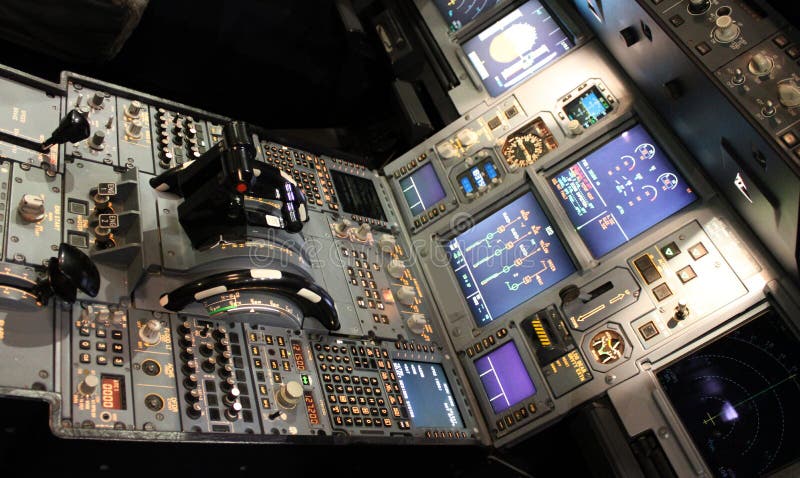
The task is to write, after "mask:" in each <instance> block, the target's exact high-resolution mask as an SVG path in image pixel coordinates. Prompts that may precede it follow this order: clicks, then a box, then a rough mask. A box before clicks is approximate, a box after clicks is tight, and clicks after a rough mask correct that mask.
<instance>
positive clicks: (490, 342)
mask: <svg viewBox="0 0 800 478" xmlns="http://www.w3.org/2000/svg"><path fill="white" fill-rule="evenodd" d="M487 339H488V340H489V346H492V345H494V344H495V343H496V341H495V340H494V335H490V336H489V337H487Z"/></svg>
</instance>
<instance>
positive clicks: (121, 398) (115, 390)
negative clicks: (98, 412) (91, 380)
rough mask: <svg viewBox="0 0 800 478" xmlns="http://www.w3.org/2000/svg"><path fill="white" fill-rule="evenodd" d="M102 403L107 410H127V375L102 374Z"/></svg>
mask: <svg viewBox="0 0 800 478" xmlns="http://www.w3.org/2000/svg"><path fill="white" fill-rule="evenodd" d="M100 405H101V406H102V407H103V408H105V409H106V410H125V377H123V376H122V375H105V374H103V375H101V376H100Z"/></svg>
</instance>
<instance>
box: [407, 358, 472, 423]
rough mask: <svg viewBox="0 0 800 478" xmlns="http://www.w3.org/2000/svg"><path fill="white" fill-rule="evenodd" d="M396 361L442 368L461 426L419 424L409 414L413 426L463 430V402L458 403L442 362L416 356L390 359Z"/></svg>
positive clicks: (456, 395) (455, 390) (464, 421)
mask: <svg viewBox="0 0 800 478" xmlns="http://www.w3.org/2000/svg"><path fill="white" fill-rule="evenodd" d="M398 361H399V362H411V363H416V364H423V365H438V366H439V368H440V369H441V370H442V374H443V375H444V378H445V380H446V381H447V386H448V387H449V389H450V396H451V397H453V403H455V405H456V412H457V413H458V419H459V420H460V421H461V426H460V427H432V426H421V425H418V424H415V423H414V419H413V418H411V417H410V416H409V418H408V419H409V420H410V421H411V423H412V424H413V425H414V427H415V428H418V429H421V430H443V429H444V430H463V429H464V428H466V424H467V421H466V420H465V418H464V411H463V410H464V406H463V404H459V399H458V393H456V392H457V389H456V388H455V387H454V386H453V384H452V383H451V380H450V377H449V376H448V375H447V369H446V367H445V364H444V363H441V362H429V361H425V360H419V359H417V358H406V357H397V358H393V359H392V364H395V363H397V362H398ZM393 366H394V365H393ZM397 381H398V382H399V381H400V379H399V378H398V379H397ZM403 398H404V399H406V400H407V401H410V399H408V398H406V397H405V396H403Z"/></svg>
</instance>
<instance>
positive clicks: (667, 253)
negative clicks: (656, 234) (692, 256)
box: [661, 242, 681, 260]
mask: <svg viewBox="0 0 800 478" xmlns="http://www.w3.org/2000/svg"><path fill="white" fill-rule="evenodd" d="M680 253H681V250H680V248H679V247H678V245H677V244H675V243H674V242H670V243H669V244H667V245H666V246H664V247H662V248H661V254H663V255H664V258H666V259H667V260H670V259H672V258H673V257H675V256H677V255H678V254H680Z"/></svg>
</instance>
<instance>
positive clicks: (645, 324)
mask: <svg viewBox="0 0 800 478" xmlns="http://www.w3.org/2000/svg"><path fill="white" fill-rule="evenodd" d="M702 3H703V2H694V1H693V2H690V3H689V4H687V5H685V7H686V8H688V9H689V10H687V13H686V15H693V16H692V17H690V18H691V20H690V21H691V22H694V23H692V25H693V28H695V27H696V28H698V29H699V28H700V27H699V25H700V24H701V23H702V24H703V25H705V23H704V22H707V20H708V19H709V18H711V17H708V16H707V15H713V20H714V26H713V27H711V28H712V30H709V32H710V33H709V35H710V37H709V39H708V42H710V43H713V44H714V45H716V46H719V48H723V46H724V45H727V46H725V47H724V48H733V47H732V46H731V45H733V44H735V42H737V41H738V42H740V43H741V42H743V40H742V39H743V38H747V39H748V41H754V42H755V41H766V42H768V43H767V44H764V45H765V46H764V51H763V52H762V56H763V57H764V58H765V59H764V60H763V61H762V59H759V60H757V61H755V65H754V66H753V69H755V70H756V72H760V71H761V69H762V67H764V68H766V66H767V65H768V64H769V65H772V67H773V71H777V70H779V69H780V68H783V66H782V65H784V64H786V63H785V62H786V61H787V60H785V58H784V56H787V55H788V54H787V53H786V52H785V51H784V50H785V49H786V48H788V47H789V46H788V44H787V45H784V47H781V46H780V45H779V44H778V42H776V41H775V38H773V37H764V38H761V36H760V34H759V33H758V31H756V30H754V31H753V32H750V31H745V29H744V27H742V26H741V25H740V24H738V23H736V22H734V21H733V20H731V18H732V17H731V15H730V14H729V15H723V14H721V13H720V12H719V9H720V8H722V7H719V6H717V5H716V3H714V4H713V5H709V6H708V7H707V8H706V10H703V11H702V12H700V10H702V8H701V7H703V5H701V4H702ZM708 3H710V4H711V3H713V2H708ZM681 8H683V7H681ZM712 10H713V11H714V12H716V13H708V12H711V11H712ZM693 11H695V13H692V12H693ZM496 14H497V17H496V18H494V19H493V20H494V21H493V22H491V23H490V24H487V25H484V27H485V28H486V32H485V34H483V33H477V34H476V36H474V37H472V38H471V39H469V40H464V43H463V45H462V46H463V48H464V49H466V50H468V49H469V48H472V49H473V50H474V52H475V55H473V57H475V58H479V59H480V58H487V57H485V55H489V57H491V59H492V61H493V62H495V63H497V65H493V66H492V65H489V66H492V67H493V68H495V70H496V71H493V72H488V71H487V75H486V78H484V80H485V82H486V83H487V84H486V85H485V87H486V88H487V90H490V92H491V93H492V94H491V95H489V96H487V97H485V98H484V100H483V101H481V102H479V103H478V104H476V105H475V106H474V108H472V109H471V110H470V111H469V112H467V113H465V114H464V115H463V116H462V117H461V118H459V120H457V121H456V122H454V123H452V124H450V125H447V126H445V127H444V128H443V129H442V130H441V131H439V132H437V133H436V134H434V135H433V136H432V137H430V138H428V139H427V140H425V141H424V142H422V143H420V144H419V145H417V146H415V147H414V148H412V149H411V150H410V151H407V152H406V153H404V154H402V155H401V156H399V157H398V158H396V159H395V160H393V161H392V162H390V163H389V164H388V165H386V167H385V168H383V170H380V171H374V170H370V169H368V168H366V167H365V166H363V165H360V164H356V163H353V162H349V161H346V160H343V159H341V158H338V157H336V156H335V155H333V156H331V155H328V154H324V153H322V152H320V151H312V150H308V149H302V148H298V147H296V146H294V145H288V144H282V143H280V142H277V141H276V140H274V138H272V137H270V134H269V132H268V131H265V130H263V129H261V128H259V127H258V126H256V125H249V124H245V123H242V122H240V121H236V120H232V119H230V118H226V117H222V116H218V115H214V114H212V113H208V112H205V111H202V110H199V109H197V108H193V107H189V106H186V105H181V104H177V103H174V102H171V101H168V100H165V99H161V98H157V97H154V96H150V95H147V94H145V93H140V92H136V91H131V90H127V89H125V88H124V87H120V86H116V85H112V84H108V83H104V82H101V81H98V80H94V79H91V78H87V77H83V76H80V75H75V74H71V73H64V75H63V77H62V81H61V84H60V86H59V87H58V88H55V89H54V87H53V85H49V84H47V83H45V82H43V81H39V80H36V79H35V78H30V77H22V76H19V75H16V74H15V73H14V72H13V71H12V70H5V69H3V70H0V75H2V77H3V78H2V80H0V89H2V91H4V92H5V91H7V92H9V94H7V95H3V96H2V97H0V108H2V109H3V111H7V112H10V114H8V115H4V116H0V131H2V132H3V135H2V136H1V137H2V139H3V143H0V155H2V163H0V186H2V188H3V189H4V191H5V192H4V193H3V195H2V197H0V203H2V204H3V207H5V208H6V209H4V210H5V211H6V212H5V213H4V215H2V216H0V227H2V232H3V234H2V235H0V240H1V241H3V242H2V245H3V247H2V248H0V252H1V254H0V261H1V262H2V264H0V290H2V292H3V293H2V294H0V358H8V357H14V361H15V363H19V364H20V366H19V367H15V368H7V369H4V370H3V371H0V393H2V394H9V395H11V394H13V395H21V396H26V397H31V398H38V399H43V400H47V401H49V402H50V403H51V405H52V406H53V410H54V412H53V413H54V416H57V417H58V419H57V420H54V421H52V422H51V424H50V425H51V428H52V430H53V432H54V433H55V434H57V435H59V436H64V437H74V438H99V437H102V438H104V439H120V440H171V441H175V440H178V441H225V442H236V441H240V442H276V443H347V442H374V443H387V444H390V443H394V444H414V443H428V442H432V443H442V444H472V445H478V444H480V445H485V446H492V447H503V446H507V445H510V444H514V443H518V442H520V441H521V440H524V439H525V438H526V437H529V436H531V435H532V434H534V433H537V432H540V431H541V430H545V429H546V428H547V427H548V426H549V425H551V424H553V423H554V422H556V421H558V420H559V419H560V418H562V417H564V416H565V415H566V414H568V413H569V412H570V411H571V410H573V409H574V408H575V407H576V406H578V405H580V404H582V403H584V402H587V401H590V400H592V399H595V398H596V397H599V396H603V395H608V396H611V397H613V396H615V394H618V393H621V392H620V391H622V390H625V389H626V387H628V384H630V383H639V382H640V381H641V380H642V377H648V379H650V380H652V379H654V377H655V375H654V372H653V371H652V364H653V363H654V362H657V361H658V360H662V359H663V358H664V357H667V356H670V355H671V354H680V351H681V350H682V349H683V348H684V347H688V346H689V345H688V344H693V343H695V342H697V341H703V340H710V339H713V338H718V337H720V336H721V334H722V333H723V332H722V331H725V330H728V329H726V327H727V328H730V326H731V323H732V319H735V321H741V320H742V319H741V317H742V314H743V312H744V311H753V310H756V309H758V308H762V309H766V308H768V307H770V305H769V304H770V303H773V304H776V303H778V302H781V301H785V300H786V299H785V296H789V297H791V296H792V295H793V294H794V295H796V292H795V290H794V285H793V284H792V283H791V281H788V282H787V281H784V280H783V279H784V278H785V277H784V275H783V274H784V273H783V272H782V271H781V269H780V268H779V267H778V266H777V265H776V263H775V261H774V259H773V258H772V257H771V256H770V253H769V251H768V250H766V248H765V247H763V246H762V245H761V244H760V243H759V242H758V240H757V239H755V238H754V237H753V236H752V235H751V232H750V230H749V229H748V228H747V227H745V226H744V225H743V224H742V223H741V222H740V218H739V217H738V216H737V215H736V214H735V213H734V212H733V209H732V208H731V205H730V204H729V203H728V202H727V201H726V200H725V199H724V197H723V196H721V195H719V194H718V190H717V189H715V187H714V186H713V185H711V184H709V182H708V181H707V179H706V176H705V175H704V174H703V173H702V172H701V171H700V170H699V168H698V166H697V162H696V161H695V158H694V157H693V156H692V154H690V153H689V152H688V151H687V150H686V149H685V148H684V147H683V146H682V144H681V143H680V141H679V140H678V139H677V137H676V136H675V135H674V133H673V132H672V131H671V130H670V129H669V128H668V127H667V126H666V125H665V123H664V122H663V120H662V118H661V117H660V116H659V115H658V114H657V113H656V112H655V111H654V110H653V109H652V107H651V106H650V104H649V103H648V101H647V100H646V99H645V98H644V97H642V96H641V95H639V94H638V93H637V90H636V89H635V87H634V86H633V85H631V84H630V83H629V82H628V79H627V78H628V77H627V76H626V75H625V74H624V72H622V71H621V70H619V69H618V66H617V63H616V62H615V61H614V59H613V58H612V57H611V56H610V55H609V53H608V51H607V50H606V49H605V48H604V47H603V45H602V44H601V43H600V42H599V41H597V40H587V41H581V42H576V41H574V39H571V38H570V37H568V36H567V35H566V34H565V33H564V30H565V29H566V27H564V28H563V29H562V26H563V25H565V23H564V22H567V20H569V19H568V18H567V19H560V17H559V22H558V25H556V24H555V23H553V24H550V23H549V22H554V21H555V20H554V19H553V18H552V17H551V16H550V15H551V13H550V10H549V9H547V8H545V6H543V5H542V4H540V2H538V1H537V0H529V1H528V2H524V3H522V4H521V5H519V6H518V8H516V9H513V11H511V12H508V11H499V10H498V11H497V12H496ZM687 18H689V17H687ZM726 18H727V20H726ZM567 23H569V24H570V25H571V24H572V23H571V21H569V22H567ZM456 26H457V25H456V23H453V28H455V27H456ZM543 26H547V27H553V28H552V29H551V30H549V32H550V37H548V38H541V41H539V42H538V43H537V42H533V44H530V45H528V44H525V45H522V46H525V48H524V49H523V48H521V46H520V45H511V46H509V44H513V43H514V42H515V41H519V38H527V39H530V38H531V37H530V34H531V32H534V33H536V32H538V33H536V34H543V32H544V29H543V28H544V27H543ZM555 27H558V28H555ZM455 29H457V28H455ZM736 29H741V30H742V31H741V32H740V33H741V35H743V36H740V35H739V34H737V35H736V36H734V32H735V30H736ZM525 34H528V36H525ZM534 38H539V37H536V36H535V35H534ZM787 38H788V37H787ZM526 41H528V40H526ZM497 45H499V46H497ZM512 46H513V47H514V48H516V47H519V48H517V50H518V53H519V52H522V53H523V55H522V56H523V58H522V59H521V60H519V58H517V56H514V57H513V58H511V57H509V55H510V53H509V51H510V50H509V49H511V50H514V48H512ZM716 46H715V48H716ZM774 48H778V49H780V50H781V53H780V54H781V55H784V56H781V57H780V59H779V58H778V56H777V55H778V54H777V53H776V52H775V51H773V50H774ZM517 50H515V51H517ZM726 51H727V50H726ZM481 55H484V56H483V57H482V56H481ZM512 56H513V55H512ZM787 57H788V56H787ZM709 58H710V57H709ZM518 60H519V62H518ZM731 61H732V62H736V61H740V59H738V58H734V57H731V58H727V59H724V61H722V60H721V61H720V63H719V67H720V68H726V66H724V65H726V64H728V63H729V62H731ZM476 62H477V63H480V61H477V60H476ZM486 63H489V62H488V61H486ZM504 64H505V68H507V69H509V68H510V70H508V71H504V70H503V68H501V67H503V65H504ZM509 64H510V65H509ZM476 66H477V65H476ZM487 68H488V66H487ZM746 68H747V71H748V72H749V73H745V70H744V69H741V68H739V69H741V70H742V71H741V74H742V75H745V76H747V75H751V76H752V75H755V73H754V72H753V71H752V70H750V66H749V65H748V66H746ZM733 74H734V75H738V74H739V72H738V70H737V68H734V70H733ZM498 75H499V76H498ZM500 76H502V77H503V78H504V79H505V81H500V80H499V79H498V78H499V77H500ZM751 76H747V78H746V80H745V81H744V84H745V85H749V84H750V83H753V81H754V80H753V78H751ZM491 78H495V79H494V80H492V79H491ZM759 78H761V79H759V80H758V81H762V82H764V85H766V83H767V82H768V80H767V79H766V78H767V77H766V76H765V75H762V76H761V77H759ZM770 78H771V77H770ZM492 81H494V83H493V85H494V86H493V87H492V88H489V84H492V83H491V82H492ZM769 81H772V80H769ZM759 87H761V86H759ZM763 87H764V88H766V86H763ZM785 89H786V88H784V90H785ZM786 94H787V95H788V94H789V93H788V90H787V92H786ZM787 101H788V100H787ZM2 102H5V103H2ZM782 104H783V105H784V106H786V104H785V103H782ZM773 106H775V107H776V108H777V106H776V105H773ZM23 116H24V118H25V119H24V121H23V120H22V119H21V118H22V117H23ZM773 117H774V118H776V121H777V120H778V119H780V120H781V121H784V122H791V121H792V120H791V115H788V116H787V113H785V112H783V113H778V112H776V114H775V115H773ZM20 125H23V126H20ZM776 131H777V130H776ZM6 151H8V152H6ZM779 283H780V284H782V285H778V284H779ZM789 302H791V301H789ZM776 307H777V306H776ZM748 313H749V312H748ZM738 323H739V322H737V324H738ZM662 363H663V362H662ZM669 363H672V362H669ZM668 365H669V364H666V365H665V366H668ZM673 372H674V373H673V374H672V375H670V374H665V375H663V379H662V381H663V382H664V383H666V384H667V385H669V386H667V387H666V390H667V392H669V391H670V390H671V389H673V388H676V387H678V388H679V386H675V387H672V385H674V384H673V383H672V382H671V380H672V377H674V374H675V373H678V372H676V371H673ZM665 373H666V372H665ZM651 396H652V394H650V395H647V397H651ZM646 400H650V398H646ZM644 401H645V399H643V401H642V403H644ZM647 403H650V402H647ZM679 405H680V404H679ZM637 406H639V407H644V406H645V405H642V404H641V403H639V404H638V405H637ZM667 408H668V407H667ZM734 408H735V406H734ZM692 412H693V411H692ZM715 413H716V412H715ZM716 418H717V416H716V415H715V414H714V413H711V414H710V418H709V419H711V420H715V419H716ZM684 435H685V434H684ZM684 448H686V447H684ZM689 448H691V445H690V446H689ZM795 451H796V450H795Z"/></svg>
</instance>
